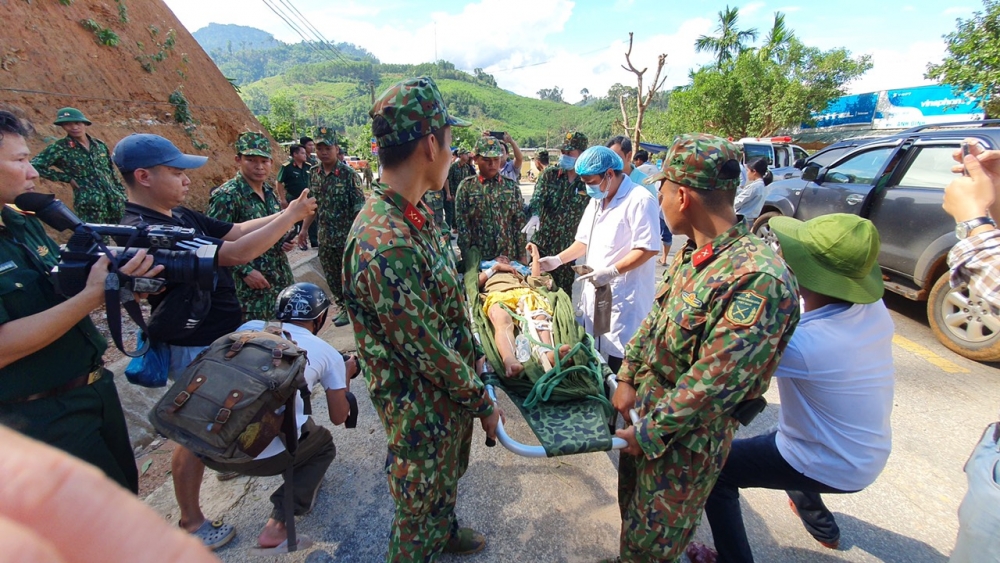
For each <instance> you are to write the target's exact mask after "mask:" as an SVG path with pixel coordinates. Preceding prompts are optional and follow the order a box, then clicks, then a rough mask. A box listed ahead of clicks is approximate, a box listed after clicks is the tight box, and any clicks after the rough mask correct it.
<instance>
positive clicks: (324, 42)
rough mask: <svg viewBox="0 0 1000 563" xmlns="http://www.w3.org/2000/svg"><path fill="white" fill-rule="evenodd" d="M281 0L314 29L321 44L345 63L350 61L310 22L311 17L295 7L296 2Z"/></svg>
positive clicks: (314, 34)
mask: <svg viewBox="0 0 1000 563" xmlns="http://www.w3.org/2000/svg"><path fill="white" fill-rule="evenodd" d="M279 1H280V2H281V3H282V4H284V5H286V6H288V8H289V9H291V10H292V12H294V13H295V14H297V15H298V20H299V21H300V22H302V23H304V24H305V26H306V28H308V29H310V30H312V35H313V36H314V37H316V38H317V39H319V41H320V44H322V45H323V46H324V47H326V48H327V49H330V50H332V51H333V52H334V53H335V54H336V55H337V58H339V59H340V60H341V61H343V62H344V63H345V64H346V63H348V62H350V61H348V60H347V59H346V58H344V55H343V53H341V52H340V50H339V49H337V47H336V46H335V45H334V44H333V43H332V42H330V41H329V40H327V38H326V37H325V36H324V35H323V34H322V33H321V32H320V31H319V30H318V29H316V26H314V25H313V24H312V22H310V21H309V19H308V18H306V17H305V15H304V14H303V13H302V12H300V11H299V9H298V8H296V7H295V4H293V3H292V0H279Z"/></svg>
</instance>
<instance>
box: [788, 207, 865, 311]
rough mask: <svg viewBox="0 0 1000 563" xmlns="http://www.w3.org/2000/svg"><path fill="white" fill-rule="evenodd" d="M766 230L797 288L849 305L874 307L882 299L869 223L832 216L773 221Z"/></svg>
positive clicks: (849, 217) (846, 216)
mask: <svg viewBox="0 0 1000 563" xmlns="http://www.w3.org/2000/svg"><path fill="white" fill-rule="evenodd" d="M769 225H770V226H771V231H772V232H774V234H775V235H777V237H778V242H779V243H780V244H781V255H782V256H783V257H784V258H785V263H787V264H788V267H789V268H791V270H792V273H794V274H795V278H796V279H797V280H798V282H799V285H800V286H802V287H804V288H806V289H808V290H809V291H812V292H815V293H819V294H822V295H829V296H830V297H836V298H838V299H843V300H844V301H848V302H851V303H862V304H864V303H874V302H875V301H878V300H879V299H881V298H882V293H883V292H884V291H885V286H884V285H883V284H882V270H881V268H879V266H878V252H879V245H880V241H879V236H878V231H877V230H876V229H875V225H873V224H872V222H871V221H869V220H867V219H862V218H861V217H858V216H857V215H851V214H849V213H833V214H831V215H822V216H820V217H816V218H815V219H810V220H809V221H805V222H802V221H799V220H798V219H793V218H791V217H772V218H771V220H770V222H769Z"/></svg>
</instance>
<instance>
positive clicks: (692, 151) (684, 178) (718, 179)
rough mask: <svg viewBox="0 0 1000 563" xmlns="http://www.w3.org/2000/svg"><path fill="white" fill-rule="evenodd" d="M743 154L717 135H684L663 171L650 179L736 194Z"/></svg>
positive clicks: (670, 153) (669, 154) (676, 142)
mask: <svg viewBox="0 0 1000 563" xmlns="http://www.w3.org/2000/svg"><path fill="white" fill-rule="evenodd" d="M739 155H740V153H739V149H738V148H737V147H736V144H735V143H733V142H732V141H727V140H725V139H723V138H721V137H716V136H715V135H707V134H705V133H694V134H690V135H681V136H680V137H678V138H677V140H676V141H674V144H673V145H671V146H670V150H668V151H667V157H666V158H665V159H663V170H661V171H660V173H659V174H653V175H652V176H650V177H648V178H646V179H645V180H644V183H646V184H652V183H653V182H658V181H660V180H663V179H667V180H670V181H671V182H673V183H675V184H680V185H682V186H688V187H690V188H697V189H700V190H735V189H737V188H739V187H740V161H739V158H740V156H739Z"/></svg>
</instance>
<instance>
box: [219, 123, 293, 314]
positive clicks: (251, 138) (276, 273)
mask: <svg viewBox="0 0 1000 563" xmlns="http://www.w3.org/2000/svg"><path fill="white" fill-rule="evenodd" d="M236 164H237V165H238V166H239V167H240V169H239V172H237V173H236V176H235V177H234V178H233V179H231V180H229V181H228V182H226V183H225V184H222V185H221V186H219V187H218V188H217V189H216V190H214V191H213V192H212V196H211V198H210V199H209V201H208V213H207V214H208V215H209V216H210V217H215V218H216V219H219V220H221V221H227V222H229V223H245V222H247V221H252V220H254V219H260V218H261V217H269V216H271V215H274V214H275V213H280V212H281V204H280V203H279V202H278V196H277V194H276V193H275V191H274V188H273V187H271V185H270V184H268V183H267V177H268V176H270V175H271V165H272V163H271V143H270V141H268V140H267V137H265V136H264V134H263V133H254V132H249V131H248V132H246V133H243V134H241V135H240V136H239V139H237V140H236ZM283 246H284V247H285V248H282V247H283ZM291 248H292V246H291V244H290V243H288V244H287V246H286V245H283V244H282V242H281V241H278V242H276V243H275V244H274V246H272V247H271V248H270V249H269V250H268V251H267V252H265V253H264V254H261V255H260V256H259V257H257V258H255V259H254V260H252V261H251V262H250V263H249V264H243V265H240V266H233V267H232V272H233V281H234V282H235V283H236V296H237V297H238V298H239V300H240V305H242V307H243V320H255V319H270V318H271V316H272V315H273V314H274V304H275V303H276V302H277V299H278V293H280V292H281V290H282V289H284V288H286V287H288V286H290V285H292V284H293V283H295V279H294V277H293V276H292V267H291V265H289V263H288V257H287V256H286V255H285V250H290V249H291Z"/></svg>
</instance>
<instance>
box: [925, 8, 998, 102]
mask: <svg viewBox="0 0 1000 563" xmlns="http://www.w3.org/2000/svg"><path fill="white" fill-rule="evenodd" d="M983 8H984V10H983V11H982V12H974V13H973V14H972V17H971V18H969V19H967V20H963V19H959V20H958V21H957V22H956V29H955V31H953V32H951V33H949V34H947V35H945V36H944V39H945V42H946V43H947V47H946V53H945V57H944V60H943V61H941V63H939V64H928V65H927V74H926V75H925V76H926V78H930V79H932V80H937V81H938V82H939V83H941V84H951V85H952V86H954V87H955V88H956V89H957V90H960V91H964V92H971V93H972V94H974V95H975V96H976V97H978V98H979V99H980V100H983V102H982V103H983V104H984V109H985V110H986V113H987V115H998V114H1000V96H998V95H997V94H998V93H1000V0H983Z"/></svg>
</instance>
